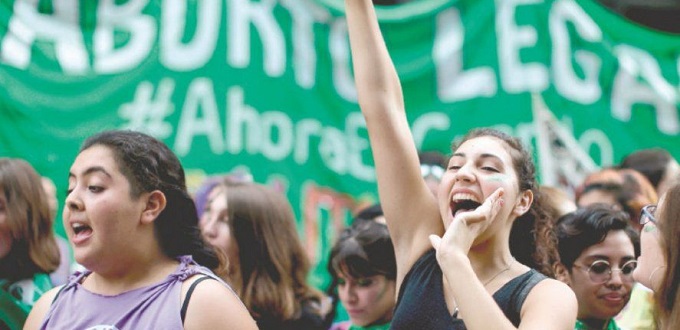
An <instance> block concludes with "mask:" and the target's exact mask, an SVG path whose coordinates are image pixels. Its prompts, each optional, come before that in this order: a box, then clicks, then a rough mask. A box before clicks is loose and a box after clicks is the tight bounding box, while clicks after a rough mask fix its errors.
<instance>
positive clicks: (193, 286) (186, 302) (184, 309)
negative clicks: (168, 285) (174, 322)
mask: <svg viewBox="0 0 680 330" xmlns="http://www.w3.org/2000/svg"><path fill="white" fill-rule="evenodd" d="M209 279H211V277H210V276H201V278H199V279H197V280H195V281H194V283H191V285H190V286H189V290H188V291H187V295H186V296H185V297H184V302H183V303H182V309H181V310H180V316H181V318H182V324H184V318H186V316H187V308H188V307H189V299H190V298H191V295H192V294H193V293H194V289H196V286H197V285H198V283H201V282H203V281H205V280H209Z"/></svg>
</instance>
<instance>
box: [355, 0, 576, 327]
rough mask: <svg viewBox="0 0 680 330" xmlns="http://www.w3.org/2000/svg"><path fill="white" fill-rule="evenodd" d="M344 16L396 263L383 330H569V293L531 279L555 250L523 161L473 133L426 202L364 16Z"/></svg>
mask: <svg viewBox="0 0 680 330" xmlns="http://www.w3.org/2000/svg"><path fill="white" fill-rule="evenodd" d="M345 8H346V13H347V23H348V27H349V37H350V45H351V50H352V58H353V63H354V73H355V74H354V77H355V82H356V86H357V91H358V95H359V105H360V107H361V111H362V113H363V115H364V118H365V119H366V125H367V129H368V135H369V139H370V143H371V147H372V151H373V159H374V160H375V165H376V173H377V180H378V192H379V195H380V203H381V205H382V207H383V211H384V213H385V219H386V220H387V225H388V227H389V232H390V236H391V237H392V242H393V243H394V250H395V255H396V261H397V277H396V287H397V297H398V300H397V305H396V308H395V311H394V317H393V319H392V324H391V327H392V329H465V328H470V329H514V328H517V327H519V326H521V327H522V328H524V329H528V328H532V329H565V330H566V329H573V326H574V323H575V322H576V311H577V303H576V298H575V296H574V293H573V292H572V291H571V289H570V288H569V287H568V286H567V285H565V284H564V283H561V282H559V281H557V280H554V279H550V278H547V277H546V276H545V275H543V274H541V273H539V272H538V271H536V270H534V269H532V267H536V268H539V269H545V268H549V267H550V265H549V260H550V257H549V256H550V255H551V254H553V255H554V254H555V253H556V249H555V240H554V234H553V233H552V230H551V229H552V228H551V227H552V221H550V219H548V217H547V216H545V212H543V210H542V208H541V207H540V205H539V204H540V203H539V202H537V200H538V199H537V198H536V197H537V194H538V185H537V183H536V180H535V171H534V164H533V161H532V158H531V156H530V155H529V153H528V152H527V151H526V149H525V148H524V147H523V146H522V144H521V143H520V142H519V141H518V140H517V139H515V138H512V137H510V136H508V135H506V134H504V133H501V132H500V131H497V130H493V129H478V130H473V131H471V132H469V133H468V134H467V135H466V136H465V137H464V138H463V139H462V142H461V143H459V144H458V145H456V146H454V148H452V152H453V154H452V156H451V158H450V159H449V162H448V167H447V169H446V171H445V173H444V174H443V176H442V178H441V182H440V184H439V188H438V190H437V196H436V197H435V196H433V194H432V193H431V192H430V191H429V189H428V188H427V185H426V184H425V182H424V180H423V178H422V176H421V172H420V164H419V162H418V152H417V148H416V146H415V143H414V142H413V136H412V134H411V131H410V127H409V123H408V120H407V116H406V110H405V108H404V100H403V96H402V91H401V86H400V82H399V78H398V76H397V74H396V70H395V68H394V64H393V63H392V62H391V60H390V57H389V53H388V51H387V47H386V45H385V42H384V40H383V38H382V35H381V32H380V28H379V25H378V20H377V17H376V13H375V9H374V8H373V4H372V3H371V1H370V0H345ZM440 236H443V237H440ZM546 272H547V273H551V272H550V270H549V269H546Z"/></svg>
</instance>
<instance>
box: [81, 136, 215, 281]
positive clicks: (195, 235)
mask: <svg viewBox="0 0 680 330" xmlns="http://www.w3.org/2000/svg"><path fill="white" fill-rule="evenodd" d="M96 145H102V146H105V147H108V148H110V149H111V151H112V152H113V154H114V159H115V161H116V164H117V165H118V167H119V168H120V171H121V173H122V174H123V175H124V176H125V178H127V180H128V181H129V182H130V187H131V188H130V194H131V197H133V198H137V197H139V196H140V195H141V194H142V193H144V192H151V191H154V190H159V191H161V192H162V193H163V194H164V195H165V198H166V200H167V205H166V207H165V209H164V210H163V211H162V212H161V213H160V214H159V215H158V218H157V219H156V221H154V229H155V232H156V237H157V238H158V241H159V244H160V246H161V250H162V251H163V253H164V254H165V255H167V256H168V257H170V258H175V257H178V256H181V255H191V256H192V257H193V259H194V260H195V261H196V262H197V263H199V264H201V265H203V266H205V267H208V268H210V269H216V268H218V267H219V265H220V262H219V258H218V256H217V254H216V253H215V251H214V250H213V249H212V248H211V247H209V246H208V245H206V243H204V241H203V238H202V237H201V232H200V230H199V227H198V215H197V214H196V207H195V206H194V202H193V200H192V199H191V196H189V193H188V192H187V188H186V182H185V178H184V169H183V168H182V164H181V163H180V161H179V159H178V158H177V156H176V155H175V154H174V153H173V152H172V151H171V150H170V149H169V148H168V147H167V146H166V145H165V144H164V143H163V142H161V141H159V140H157V139H156V138H153V137H151V136H149V135H146V134H144V133H140V132H134V131H119V130H114V131H105V132H102V133H99V134H96V135H93V136H91V137H89V138H88V139H87V140H85V142H84V143H83V145H82V146H81V148H80V152H83V151H84V150H86V149H88V148H90V147H92V146H96Z"/></svg>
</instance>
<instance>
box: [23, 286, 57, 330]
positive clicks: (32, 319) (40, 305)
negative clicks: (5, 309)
mask: <svg viewBox="0 0 680 330" xmlns="http://www.w3.org/2000/svg"><path fill="white" fill-rule="evenodd" d="M62 287H63V286H58V287H56V288H52V289H50V291H47V292H45V294H43V295H42V296H41V297H40V299H38V301H36V302H35V304H34V305H33V308H31V312H30V313H29V314H28V318H26V323H24V330H28V329H39V328H40V324H42V321H43V320H44V319H45V316H46V315H47V312H48V311H49V310H50V306H51V305H52V301H53V300H54V298H55V297H56V296H57V294H58V293H59V290H61V288H62Z"/></svg>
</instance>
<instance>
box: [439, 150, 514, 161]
mask: <svg viewBox="0 0 680 330" xmlns="http://www.w3.org/2000/svg"><path fill="white" fill-rule="evenodd" d="M451 157H463V158H465V157H467V156H466V155H465V153H463V152H457V153H454V154H453V155H451ZM479 158H494V159H497V160H498V161H503V160H502V159H501V158H500V157H498V156H496V155H494V154H487V153H484V154H481V155H479Z"/></svg>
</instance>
